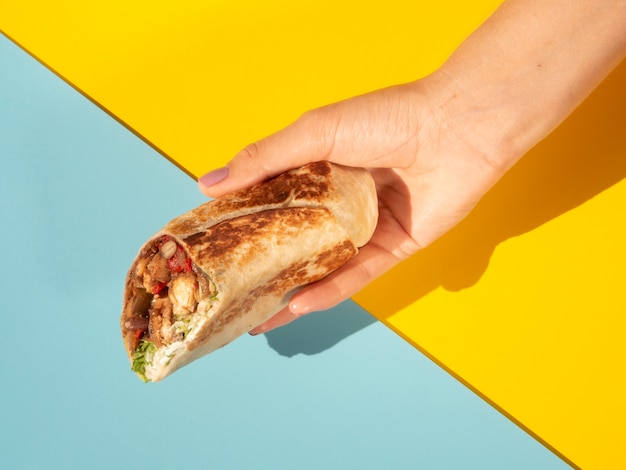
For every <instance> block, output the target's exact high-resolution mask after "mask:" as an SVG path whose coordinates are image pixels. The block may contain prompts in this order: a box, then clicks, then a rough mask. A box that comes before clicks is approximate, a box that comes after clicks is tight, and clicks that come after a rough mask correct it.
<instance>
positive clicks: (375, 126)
mask: <svg viewBox="0 0 626 470" xmlns="http://www.w3.org/2000/svg"><path fill="white" fill-rule="evenodd" d="M555 18H558V21H555ZM625 21H626V2H624V0H606V1H603V2H599V3H598V2H597V1H595V0H580V1H578V2H564V1H562V0H509V1H507V2H504V3H503V4H502V6H501V7H500V8H499V9H498V10H497V11H496V12H495V13H494V14H493V15H492V16H491V17H490V18H489V19H488V20H487V21H486V22H485V23H484V24H483V25H482V26H481V27H480V28H479V29H477V30H476V31H475V32H474V33H473V34H472V35H471V36H470V37H469V38H468V39H467V40H466V41H465V42H464V43H463V44H462V45H461V46H460V47H459V49H457V51H455V53H454V54H453V55H452V56H451V57H450V58H449V59H448V61H446V63H445V64H444V65H443V66H442V67H441V68H440V69H439V70H437V71H436V72H435V73H433V74H432V75H430V76H428V77H426V78H424V79H422V80H419V81H416V82H413V83H410V84H406V85H401V86H395V87H391V88H387V89H384V90H380V91H377V92H373V93H370V94H367V95H363V96H359V97H356V98H352V99H349V100H346V101H342V102H339V103H336V104H333V105H330V106H326V107H323V108H320V109H317V110H314V111H309V112H307V113H305V114H304V115H303V116H302V117H301V118H300V119H298V120H297V121H296V122H294V123H293V124H292V125H290V126H288V127H287V128H285V129H283V130H282V131H280V132H277V133H276V134H273V135H271V136H269V137H267V138H265V139H263V140H261V141H259V142H256V143H254V144H252V145H250V146H248V147H247V148H245V149H244V150H242V151H241V152H240V153H239V154H238V155H236V156H235V158H234V159H233V160H232V161H231V162H230V163H229V164H228V166H227V167H226V168H222V169H219V170H215V171H214V172H211V173H209V174H207V175H205V176H204V177H202V178H200V180H199V185H200V189H201V190H202V191H203V192H204V193H205V194H207V195H208V196H211V197H217V196H221V195H223V194H226V193H228V192H231V191H234V190H237V189H241V188H243V187H247V186H250V185H252V184H255V183H258V182H260V181H262V180H265V179H266V178H269V177H271V176H274V175H276V174H278V173H281V172H283V171H286V170H289V169H291V168H295V167H299V166H302V165H304V164H306V163H309V162H313V161H319V160H329V161H331V162H335V163H339V164H343V165H347V166H359V167H365V168H369V169H370V171H371V173H372V175H373V177H374V180H375V182H376V188H377V192H378V197H379V221H378V225H377V228H376V230H375V232H374V235H373V237H372V239H371V240H370V242H369V243H368V244H367V245H365V246H364V247H363V248H362V249H361V250H360V252H359V254H358V255H357V256H355V257H354V258H352V259H351V260H350V261H349V262H348V263H347V264H345V265H344V266H343V267H342V268H340V269H339V270H337V271H336V272H334V273H333V274H331V275H330V276H328V277H327V278H325V279H323V280H321V281H319V282H317V283H315V284H312V285H310V286H307V287H306V288H304V289H302V290H301V291H300V292H298V293H297V294H295V295H294V296H293V297H292V299H291V301H290V302H289V306H288V307H287V308H285V309H283V310H282V311H281V312H279V313H278V314H276V316H274V317H273V318H272V319H270V320H269V321H268V322H266V323H264V324H263V325H261V326H259V327H258V328H256V329H255V330H253V332H252V333H262V332H265V331H268V330H270V329H272V328H275V327H277V326H280V325H283V324H285V323H288V322H289V321H292V320H293V319H295V318H297V317H298V316H301V315H304V314H307V313H309V312H312V311H315V310H323V309H327V308H330V307H332V306H334V305H336V304H338V303H339V302H341V301H342V300H344V299H347V298H348V297H350V296H351V295H353V294H355V293H356V292H357V291H359V290H360V289H361V288H363V287H364V286H365V285H367V284H368V283H369V282H371V281H372V280H374V279H375V278H376V277H378V276H380V275H381V274H382V273H384V272H385V271H387V270H388V269H390V268H392V267H393V266H394V265H396V264H398V263H399V262H401V261H402V260H404V259H406V258H407V257H409V256H411V255H412V254H414V253H415V252H417V251H418V250H420V249H422V248H424V247H426V246H427V245H429V244H430V243H432V242H433V241H434V240H436V239H437V238H438V237H439V236H441V235H442V234H444V233H445V232H446V231H448V230H449V229H450V228H452V227H453V226H454V225H455V224H457V223H458V222H459V221H460V220H461V219H462V218H463V217H464V216H465V215H467V214H468V213H469V212H470V211H471V209H472V208H473V207H474V206H475V205H476V203H477V202H478V201H479V200H480V198H481V197H482V196H483V195H484V194H485V193H486V192H487V191H488V190H489V189H490V188H491V186H493V184H495V182H496V181H497V180H498V179H499V178H500V177H501V176H502V175H503V174H504V173H505V172H506V171H507V170H508V169H509V168H510V167H511V166H513V165H514V164H515V162H517V160H518V159H519V158H520V157H521V156H522V155H523V154H524V153H525V152H526V151H527V150H529V149H530V148H531V147H532V146H534V145H535V144H536V143H537V142H539V141H540V140H541V139H543V138H544V137H545V136H546V135H547V134H549V133H550V132H551V131H552V130H553V129H554V128H555V127H556V126H558V125H559V123H560V122H561V121H562V120H563V119H565V118H566V117H567V116H568V115H569V114H570V113H571V112H572V111H573V110H574V109H575V108H576V106H577V105H578V104H579V103H580V102H581V101H582V100H583V99H584V98H585V97H586V96H587V95H588V94H589V93H590V92H591V91H592V90H593V89H594V88H595V87H596V86H597V85H598V84H599V83H600V82H601V81H602V79H603V78H604V77H605V76H606V75H607V74H608V73H609V72H610V71H611V70H612V69H613V68H614V67H615V66H616V65H617V64H619V62H620V61H621V60H623V59H624V57H626V34H624V27H623V25H624V22H625Z"/></svg>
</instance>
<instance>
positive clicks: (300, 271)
mask: <svg viewBox="0 0 626 470" xmlns="http://www.w3.org/2000/svg"><path fill="white" fill-rule="evenodd" d="M357 251H358V250H357V249H356V247H355V246H354V244H353V243H352V242H350V241H349V240H345V241H342V242H341V243H338V244H337V245H335V246H333V247H332V248H331V249H328V250H326V251H323V252H321V253H319V254H318V255H317V256H316V257H315V258H314V259H312V260H307V261H302V262H299V263H297V264H294V265H292V266H290V267H289V268H287V269H284V270H282V271H281V272H279V273H278V274H277V275H276V276H274V277H273V278H272V279H270V280H269V281H267V282H266V283H265V284H263V285H261V286H259V287H257V288H256V289H253V290H252V291H250V292H249V293H248V294H247V295H246V296H245V297H243V298H240V299H238V301H237V302H235V303H232V304H231V305H230V306H228V307H225V308H224V311H223V312H222V313H221V314H220V315H219V317H216V318H214V319H213V323H212V325H211V328H209V329H207V330H205V331H203V332H202V334H201V335H198V337H197V338H196V339H195V340H194V342H193V344H190V345H189V349H194V348H195V347H196V346H197V345H198V344H200V343H202V342H203V341H204V340H205V339H206V338H208V337H209V336H211V335H214V334H219V333H220V332H221V331H222V330H223V329H224V327H225V326H226V325H228V324H230V323H232V322H234V321H235V320H236V319H237V318H240V317H244V316H246V315H247V314H249V313H250V312H251V311H252V310H253V309H254V308H255V303H256V302H258V300H259V299H262V298H264V297H267V296H271V297H274V298H277V299H284V300H285V301H286V300H287V299H286V298H285V297H286V296H289V295H291V294H293V293H295V292H296V291H297V290H298V289H300V288H302V287H304V286H306V285H308V284H311V283H313V282H316V281H319V280H320V279H322V278H324V277H326V276H327V275H328V274H330V273H331V272H333V271H335V270H336V269H338V268H339V267H340V266H342V265H343V264H344V263H345V262H346V261H348V260H349V259H350V258H352V257H353V256H354V255H355V254H356V253H357ZM255 326H257V325H253V324H251V325H250V329H251V328H253V327H255Z"/></svg>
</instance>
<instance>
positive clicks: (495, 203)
mask: <svg viewBox="0 0 626 470" xmlns="http://www.w3.org/2000/svg"><path fill="white" fill-rule="evenodd" d="M624 83H626V62H624V63H622V64H621V65H620V66H619V67H618V68H617V69H616V70H615V71H614V72H613V73H612V74H611V75H610V76H609V77H608V78H607V79H606V80H605V81H604V82H603V83H602V84H601V85H600V86H599V87H598V88H597V89H596V90H595V91H594V93H593V94H592V95H591V96H590V97H589V98H588V99H587V100H586V101H585V102H584V103H583V104H582V105H581V106H580V107H579V108H578V109H577V110H576V111H575V112H574V113H573V114H572V115H571V116H570V117H569V118H568V119H567V120H566V121H565V122H564V123H563V124H562V125H561V126H560V127H559V128H557V129H556V130H555V131H554V132H553V133H552V134H551V135H550V136H549V137H548V138H546V139H545V140H544V141H543V142H541V143H540V144H539V145H538V146H536V147H535V148H534V149H532V150H531V151H530V152H529V153H528V154H527V155H526V156H525V157H524V158H523V159H522V160H521V161H520V163H519V164H518V165H517V166H516V167H514V168H513V169H512V170H511V171H510V172H509V173H508V174H507V175H505V177H504V178H503V179H502V180H501V181H500V182H499V183H498V184H497V185H496V186H495V187H494V188H493V189H492V190H491V191H490V192H489V193H488V194H487V195H486V196H485V197H484V199H483V200H482V201H481V202H480V204H479V205H478V206H477V207H476V209H475V210H474V211H473V212H472V213H471V214H470V215H469V216H468V217H467V218H466V219H465V220H464V221H463V222H461V223H460V224H459V225H458V226H457V227H456V228H455V229H453V230H452V231H450V232H449V233H448V234H447V235H445V236H444V237H442V238H441V239H440V240H438V241H437V242H435V243H434V244H433V245H431V246H430V247H428V248H426V249H425V250H423V251H422V252H420V253H418V254H417V255H416V256H414V257H413V258H411V259H409V260H407V261H405V262H404V263H402V264H401V265H399V266H398V267H396V268H395V269H394V270H392V271H391V272H390V273H388V274H387V275H386V276H383V277H382V278H380V279H379V280H377V281H375V282H374V283H373V284H372V285H370V287H369V288H368V292H370V293H371V292H380V293H384V292H393V296H391V295H384V294H381V295H380V296H377V297H374V296H372V295H371V294H370V295H368V297H367V304H366V307H367V309H368V310H370V311H374V312H376V316H377V317H378V318H379V319H383V320H384V319H385V318H388V317H390V316H391V315H393V314H395V313H396V312H398V311H400V310H401V309H403V308H404V307H406V306H408V305H410V304H412V303H413V302H415V301H417V300H419V299H420V298H422V297H423V296H425V295H427V294H428V293H429V292H431V291H433V290H434V289H436V288H438V287H440V286H441V287H443V288H444V289H446V290H448V291H458V290H461V289H464V288H468V287H471V286H472V285H474V284H476V282H478V280H479V279H480V278H481V276H482V275H483V273H484V272H485V270H486V269H487V266H488V264H489V260H490V257H491V255H492V253H493V252H494V250H495V248H496V247H497V246H498V245H499V244H500V243H502V242H504V241H506V240H507V239H510V238H512V237H516V236H518V235H522V234H524V233H527V232H529V231H532V230H533V229H535V228H537V227H539V226H541V225H542V224H545V223H546V222H548V221H550V220H552V219H554V218H557V217H558V216H560V215H561V214H564V213H566V212H568V211H570V210H572V209H574V208H576V207H577V206H579V205H580V204H582V203H584V202H585V201H588V200H590V199H592V198H593V197H594V196H596V195H597V194H599V193H601V192H602V191H604V190H605V189H607V188H609V187H611V186H612V185H614V184H616V183H618V182H619V181H620V180H622V179H623V178H624V177H626V132H625V129H624V126H625V123H626V87H624ZM583 249H584V248H583ZM356 300H357V302H359V303H361V301H360V300H361V299H360V297H359V296H358V295H357V296H356Z"/></svg>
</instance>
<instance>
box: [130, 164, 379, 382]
mask: <svg viewBox="0 0 626 470" xmlns="http://www.w3.org/2000/svg"><path fill="white" fill-rule="evenodd" d="M377 219H378V208H377V198H376V189H375V187H374V182H373V180H372V178H371V175H370V173H369V172H368V171H367V170H365V169H363V168H350V167H344V166H339V165H335V164H331V163H328V162H316V163H311V164H308V165H306V166H304V167H302V168H298V169H295V170H292V171H289V172H286V173H283V174H281V175H278V176H276V177H274V178H272V179H270V180H267V181H265V182H263V183H260V184H258V185H256V186H253V187H250V188H247V189H243V190H240V191H236V192H233V193H231V194H228V195H225V196H222V197H220V198H217V199H213V200H211V201H209V202H207V203H205V204H202V205H201V206H199V207H197V208H195V209H193V210H191V211H189V212H187V213H185V214H183V215H181V216H179V217H177V218H175V219H173V220H172V221H171V222H169V223H168V224H167V225H166V226H165V227H163V229H161V230H160V231H159V232H157V233H156V234H155V235H154V236H152V237H151V238H150V239H149V240H148V241H147V242H146V243H145V244H144V245H143V246H142V247H141V248H140V250H139V253H138V255H137V257H136V258H135V260H134V261H133V263H132V264H131V267H130V269H129V271H128V274H127V277H126V283H125V287H124V298H123V310H122V317H121V329H122V337H123V341H124V346H125V348H126V351H127V353H128V356H129V359H130V363H131V369H132V370H133V371H134V372H135V373H136V374H137V375H139V377H140V378H141V379H143V380H144V381H145V382H148V381H153V382H157V381H159V380H162V379H163V378H165V377H167V376H168V375H169V374H171V373H172V372H174V371H176V370H177V369H179V368H181V367H183V366H185V365H186V364H189V363H190V362H191V361H194V360H195V359H198V358H200V357H202V356H204V355H207V354H209V353H211V352H213V351H215V350H216V349H218V348H221V347H222V346H225V345H226V344H228V343H230V342H231V341H233V340H234V339H236V338H237V337H239V336H241V335H243V334H245V333H247V332H248V331H250V330H251V329H253V328H255V327H256V326H258V325H260V324H262V323H263V322H265V321H266V320H268V319H269V318H271V317H272V316H273V315H274V314H275V313H277V312H278V311H279V310H280V309H282V308H283V307H285V306H286V305H287V303H288V302H289V299H290V298H291V296H292V295H293V294H294V293H295V292H296V291H297V290H298V289H300V288H302V287H303V286H306V285H307V284H310V283H312V282H315V281H318V280H320V279H322V278H323V277H325V276H327V275H328V274H330V273H331V272H333V271H335V270H336V269H337V268H339V267H340V266H342V265H343V264H344V263H345V262H346V261H348V260H349V259H350V258H351V257H353V256H354V255H355V254H356V253H357V251H358V248H359V247H361V246H363V245H364V244H365V243H367V241H368V240H369V239H370V237H371V235H372V233H373V231H374V228H375V227H376V223H377Z"/></svg>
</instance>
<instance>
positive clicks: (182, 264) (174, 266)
mask: <svg viewBox="0 0 626 470" xmlns="http://www.w3.org/2000/svg"><path fill="white" fill-rule="evenodd" d="M187 263H188V258H187V256H186V255H185V252H184V251H183V247H182V246H180V245H178V247H177V248H176V253H175V254H174V256H172V257H171V258H170V259H168V260H167V267H168V268H169V270H170V271H172V272H173V273H180V272H183V271H185V269H186V267H187ZM189 263H191V261H190V260H189ZM189 269H191V264H189Z"/></svg>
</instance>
